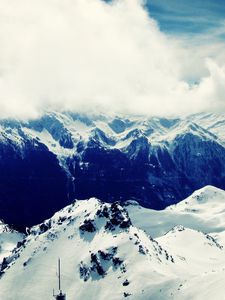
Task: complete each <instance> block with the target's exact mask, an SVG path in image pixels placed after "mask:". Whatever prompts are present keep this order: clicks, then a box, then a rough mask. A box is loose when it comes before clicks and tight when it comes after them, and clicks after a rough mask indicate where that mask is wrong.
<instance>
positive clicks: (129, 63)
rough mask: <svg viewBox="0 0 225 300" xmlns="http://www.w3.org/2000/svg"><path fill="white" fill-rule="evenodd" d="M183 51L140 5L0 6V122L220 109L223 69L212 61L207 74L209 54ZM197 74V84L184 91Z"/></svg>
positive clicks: (11, 1) (71, 1)
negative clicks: (71, 113)
mask: <svg viewBox="0 0 225 300" xmlns="http://www.w3.org/2000/svg"><path fill="white" fill-rule="evenodd" d="M181 42H182V43H181ZM184 44H185V43H184V42H183V41H178V40H174V39H172V38H171V37H167V36H166V35H165V34H163V33H161V32H160V30H159V28H158V26H157V23H156V22H155V21H154V20H153V19H151V18H149V17H148V14H147V13H146V11H145V10H144V9H143V7H142V6H141V1H138V0H117V1H115V2H114V3H113V4H111V5H108V4H105V3H104V2H102V1H100V0H64V1H61V0H20V1H18V0H7V1H5V0H0V115H1V117H8V116H21V117H32V116H35V115H36V114H37V113H40V112H41V111H42V110H45V109H49V108H53V109H73V110H85V111H86V110H88V111H89V110H98V109H99V110H101V111H106V110H111V111H115V112H130V113H146V114H179V113H191V112H196V111H200V110H203V109H209V110H210V109H213V110H216V109H221V107H222V108H224V98H223V96H224V95H225V91H224V86H225V84H224V83H225V82H224V69H223V68H222V67H221V68H220V67H219V66H218V65H216V64H215V63H214V62H212V61H211V62H210V63H208V69H207V70H208V71H206V67H205V65H204V61H205V58H206V57H207V56H208V54H209V52H210V51H206V53H204V51H203V48H202V47H201V46H198V45H197V46H196V45H193V46H192V47H191V46H190V45H189V47H186V46H184ZM186 45H187V43H186ZM207 47H208V46H207ZM207 47H206V46H205V49H209V47H208V48H207ZM193 49H195V51H194V55H191V53H192V51H193ZM213 51H214V52H215V53H217V50H216V49H214V50H213ZM211 52H212V51H211ZM211 52H210V53H211ZM215 56H217V55H215ZM218 57H219V56H218ZM218 62H219V63H221V58H220V60H219V61H218ZM199 66H200V67H199ZM196 74H198V76H197V77H201V76H203V79H201V80H200V84H199V85H198V86H194V87H191V88H190V87H189V85H188V84H187V83H186V82H185V79H186V78H187V79H188V78H195V77H196Z"/></svg>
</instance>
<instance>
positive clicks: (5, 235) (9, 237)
mask: <svg viewBox="0 0 225 300" xmlns="http://www.w3.org/2000/svg"><path fill="white" fill-rule="evenodd" d="M24 237H25V235H24V234H23V233H19V232H18V231H16V230H14V229H12V228H10V227H9V226H8V225H6V224H4V223H3V222H2V221H1V220H0V266H1V263H2V260H3V258H4V257H7V256H9V255H10V254H11V251H12V250H13V249H14V248H15V247H16V246H17V243H18V242H20V241H21V240H23V239H24Z"/></svg>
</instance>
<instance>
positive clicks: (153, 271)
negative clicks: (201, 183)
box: [0, 186, 225, 300]
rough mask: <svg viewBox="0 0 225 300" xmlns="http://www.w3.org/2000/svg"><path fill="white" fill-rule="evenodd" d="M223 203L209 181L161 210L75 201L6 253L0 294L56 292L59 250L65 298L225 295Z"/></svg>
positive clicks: (162, 299)
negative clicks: (177, 202)
mask: <svg viewBox="0 0 225 300" xmlns="http://www.w3.org/2000/svg"><path fill="white" fill-rule="evenodd" d="M131 203H132V202H131ZM127 209H128V211H129V213H130V215H131V219H130V217H129V215H128V213H127ZM224 211H225V192H224V191H222V190H219V189H216V188H214V187H211V186H207V187H205V188H204V189H201V190H199V191H196V192H195V193H194V194H193V195H192V196H190V197H189V198H187V199H186V200H184V201H182V202H181V203H179V204H177V205H175V206H171V207H169V208H167V209H165V210H164V211H161V212H157V211H153V210H149V209H144V208H141V207H140V206H138V205H135V203H133V204H129V205H127V207H126V209H125V208H124V207H121V206H120V205H119V204H118V203H114V204H104V203H101V202H100V201H98V200H97V199H95V198H92V199H90V200H86V201H77V202H75V203H74V204H72V205H70V206H67V207H66V208H64V209H63V210H61V211H59V212H58V213H56V214H55V215H54V216H53V217H52V218H51V219H49V220H46V221H45V222H44V223H42V224H40V225H37V226H34V227H32V228H31V229H30V231H29V234H28V236H27V237H26V239H25V240H24V241H22V242H21V243H20V247H18V248H16V249H15V250H14V251H13V254H12V255H11V256H9V257H8V258H7V259H5V260H4V264H3V266H2V271H1V279H0V299H5V300H16V299H18V298H19V299H23V300H36V299H39V298H43V299H53V297H52V289H53V288H55V289H56V287H57V278H56V265H57V259H58V257H60V258H61V261H62V286H63V290H64V291H65V292H66V294H67V300H70V299H76V300H81V299H82V300H89V299H90V300H91V299H93V300H94V299H97V300H103V299H109V300H115V299H118V300H121V299H124V298H127V299H134V300H167V299H175V300H180V299H181V300H185V299H186V300H187V299H196V300H197V299H198V300H203V299H204V300H205V299H207V300H210V299H225V297H224V278H225V250H224V246H225V238H224V236H225V226H224V219H225V218H224ZM183 225H185V227H184V226H183ZM138 227H139V229H138ZM142 229H145V230H146V231H147V233H146V232H145V231H143V230H142ZM199 229H202V230H201V231H200V230H199ZM148 233H151V234H152V235H154V236H155V237H156V239H152V238H151V237H150V236H149V235H148Z"/></svg>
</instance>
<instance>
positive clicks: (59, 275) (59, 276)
mask: <svg viewBox="0 0 225 300" xmlns="http://www.w3.org/2000/svg"><path fill="white" fill-rule="evenodd" d="M60 272H61V270H60V258H59V259H58V278H59V292H61V274H60Z"/></svg>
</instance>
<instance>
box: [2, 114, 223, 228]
mask: <svg viewBox="0 0 225 300" xmlns="http://www.w3.org/2000/svg"><path fill="white" fill-rule="evenodd" d="M224 123H225V115H224V114H220V115H215V114H197V115H192V116H189V117H186V118H173V119H172V118H170V119H169V118H168V119H166V118H158V117H152V118H147V117H140V116H136V117H131V116H107V115H104V116H103V115H98V116H96V115H84V114H77V113H70V112H65V113H58V112H51V113H46V114H45V115H43V116H42V117H40V118H39V119H36V120H30V121H18V120H1V121H0V205H1V208H2V209H1V211H0V218H2V219H4V220H5V222H6V223H9V224H14V225H17V227H23V228H24V227H25V226H30V225H34V224H36V223H39V222H41V221H42V220H44V219H46V218H48V217H50V216H51V215H52V214H53V213H54V212H56V211H57V210H59V209H60V208H62V207H64V206H65V205H68V204H69V203H71V201H72V199H74V198H77V199H88V198H90V197H97V198H99V199H101V200H103V201H107V202H113V201H116V200H120V201H126V200H128V199H133V200H136V201H138V202H139V203H140V204H141V205H142V206H145V207H149V208H154V209H162V208H165V207H166V206H168V205H170V204H174V203H177V202H179V201H180V200H182V199H184V198H186V197H187V196H189V195H190V194H191V193H192V192H193V191H194V190H196V189H199V188H201V187H203V186H205V185H209V184H210V185H214V186H217V187H219V188H225V180H224V179H225V139H224V136H223V132H224V126H225V125H224ZM31 199H32V201H31ZM13 212H16V213H13Z"/></svg>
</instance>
